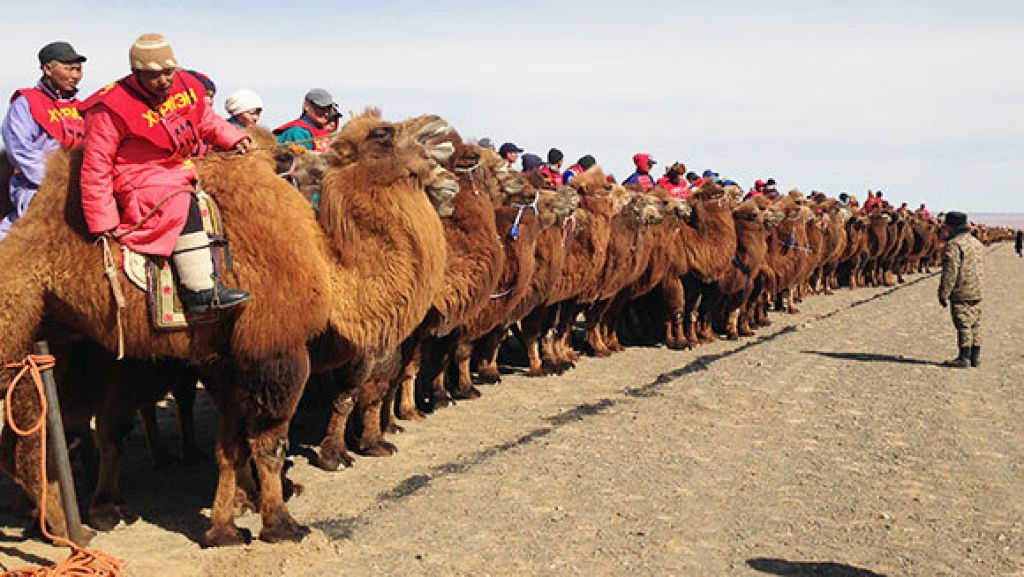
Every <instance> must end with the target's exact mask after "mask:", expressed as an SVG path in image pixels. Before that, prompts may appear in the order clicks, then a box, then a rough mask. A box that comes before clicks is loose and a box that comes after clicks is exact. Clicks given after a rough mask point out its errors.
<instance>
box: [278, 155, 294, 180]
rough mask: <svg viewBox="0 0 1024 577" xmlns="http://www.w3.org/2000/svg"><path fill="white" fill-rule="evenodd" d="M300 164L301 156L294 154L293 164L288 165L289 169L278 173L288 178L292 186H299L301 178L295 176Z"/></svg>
mask: <svg viewBox="0 0 1024 577" xmlns="http://www.w3.org/2000/svg"><path fill="white" fill-rule="evenodd" d="M298 166H299V157H298V156H293V157H292V165H291V166H289V167H288V170H286V171H284V172H279V173H277V175H278V176H280V177H281V178H283V179H285V180H287V181H288V182H290V183H291V185H292V186H294V187H298V186H299V179H297V178H295V169H296V168H297V167H298Z"/></svg>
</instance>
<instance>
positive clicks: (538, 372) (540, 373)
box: [526, 367, 548, 377]
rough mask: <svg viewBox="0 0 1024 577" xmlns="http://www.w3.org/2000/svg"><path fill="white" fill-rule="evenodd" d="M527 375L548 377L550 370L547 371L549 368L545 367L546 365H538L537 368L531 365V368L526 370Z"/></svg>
mask: <svg viewBox="0 0 1024 577" xmlns="http://www.w3.org/2000/svg"><path fill="white" fill-rule="evenodd" d="M526 376H528V377H546V376H548V372H547V369H545V368H544V367H538V368H536V369H534V368H532V367H531V368H530V370H529V371H527V372H526Z"/></svg>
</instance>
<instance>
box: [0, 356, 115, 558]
mask: <svg viewBox="0 0 1024 577" xmlns="http://www.w3.org/2000/svg"><path fill="white" fill-rule="evenodd" d="M54 364H56V360H55V359H54V357H53V356H52V355H28V356H27V357H25V359H24V360H23V361H21V362H15V363H4V366H3V368H4V369H5V370H13V369H18V373H17V374H16V375H15V376H14V379H13V380H12V381H11V384H10V385H9V386H8V387H7V395H6V396H5V398H4V413H5V417H6V419H7V426H9V427H10V428H11V430H12V431H14V432H15V434H17V435H18V436H19V437H28V436H30V435H35V434H36V433H38V434H39V435H40V441H41V442H40V450H39V480H40V483H41V484H42V487H41V489H40V493H39V528H40V529H41V530H42V533H43V536H45V537H46V538H47V539H49V540H50V541H52V542H53V543H54V544H56V545H58V546H65V547H70V548H71V555H69V556H68V558H67V559H64V560H62V561H58V562H57V563H55V564H54V565H51V566H49V567H27V568H24V569H14V570H11V571H6V572H4V573H3V575H2V577H118V576H119V575H121V568H122V566H123V565H124V561H122V560H121V559H118V558H117V557H114V556H112V555H110V554H108V553H104V552H103V551H97V550H95V549H88V548H86V547H79V546H78V545H76V544H75V543H74V542H72V541H70V540H68V539H65V538H63V537H58V536H57V535H53V534H51V533H50V532H49V531H48V530H47V528H46V486H47V480H46V411H47V403H46V393H45V392H44V390H43V379H42V375H41V374H40V371H45V370H49V369H52V368H53V366H54ZM26 374H28V375H30V376H31V377H32V382H33V383H34V384H35V389H36V395H38V397H39V407H40V410H39V420H38V421H36V423H35V424H33V425H32V426H31V427H29V428H27V429H22V428H21V427H19V426H18V423H17V422H16V421H15V419H14V414H13V413H12V408H11V407H12V403H11V399H12V398H13V396H14V390H15V389H16V388H17V386H18V383H19V382H20V381H21V380H22V378H23V377H24V376H25V375H26ZM74 506H77V504H75V505H74Z"/></svg>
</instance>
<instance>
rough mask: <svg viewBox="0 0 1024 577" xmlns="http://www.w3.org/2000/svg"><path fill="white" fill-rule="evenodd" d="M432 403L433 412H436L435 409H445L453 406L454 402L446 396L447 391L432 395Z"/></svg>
mask: <svg viewBox="0 0 1024 577" xmlns="http://www.w3.org/2000/svg"><path fill="white" fill-rule="evenodd" d="M433 403H434V410H435V411H436V410H437V409H446V408H448V407H451V406H453V405H455V400H454V399H452V396H451V395H449V394H448V391H444V392H443V393H434V399H433Z"/></svg>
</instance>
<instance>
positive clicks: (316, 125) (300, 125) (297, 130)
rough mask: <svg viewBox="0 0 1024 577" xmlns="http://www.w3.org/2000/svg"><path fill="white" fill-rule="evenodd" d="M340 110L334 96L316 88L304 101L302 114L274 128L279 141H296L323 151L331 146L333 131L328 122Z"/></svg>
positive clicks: (308, 147) (312, 148) (308, 93)
mask: <svg viewBox="0 0 1024 577" xmlns="http://www.w3.org/2000/svg"><path fill="white" fill-rule="evenodd" d="M335 113H337V114H338V116H339V117H340V116H341V114H340V113H339V112H338V105H337V104H335V103H334V97H333V96H331V93H330V92H327V91H326V90H324V89H323V88H314V89H312V90H310V91H309V92H307V93H306V98H305V99H304V100H303V101H302V114H301V115H300V116H299V117H298V118H296V119H295V120H293V121H291V122H289V123H287V124H282V125H281V126H278V127H277V128H275V129H274V135H276V136H277V141H278V142H281V143H287V142H294V143H295V144H298V145H300V146H304V147H305V148H307V149H309V150H315V151H317V152H323V151H325V150H327V149H328V148H329V147H330V146H331V135H332V133H331V131H330V129H329V128H327V124H328V123H329V122H330V121H331V117H332V116H333V115H334V114H335Z"/></svg>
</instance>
